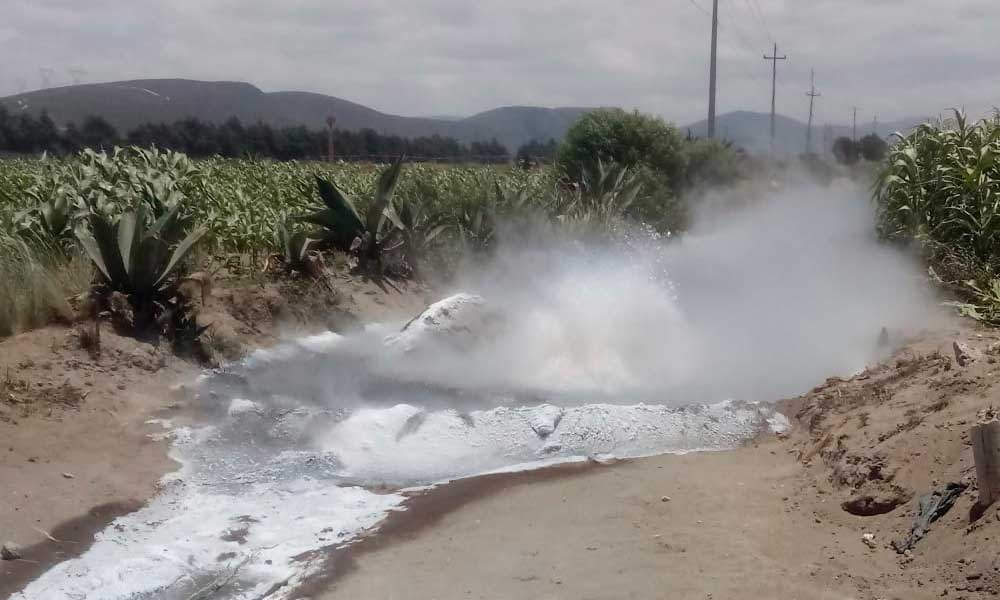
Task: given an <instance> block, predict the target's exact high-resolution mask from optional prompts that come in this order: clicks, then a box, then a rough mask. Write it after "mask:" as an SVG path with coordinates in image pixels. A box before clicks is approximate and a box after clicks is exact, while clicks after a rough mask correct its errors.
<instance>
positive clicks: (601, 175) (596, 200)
mask: <svg viewBox="0 0 1000 600" xmlns="http://www.w3.org/2000/svg"><path fill="white" fill-rule="evenodd" d="M642 191H643V182H642V179H641V178H640V177H639V173H638V172H637V171H635V170H632V169H629V168H628V167H625V166H623V165H617V164H614V163H610V164H605V163H604V162H603V161H601V160H598V161H597V162H596V163H595V164H594V165H593V166H591V167H589V168H584V169H583V170H582V171H581V176H580V183H579V185H578V186H576V187H574V188H572V189H571V190H570V191H569V193H567V194H564V195H563V196H562V198H561V201H560V203H559V206H557V207H556V211H557V213H558V216H559V218H560V219H561V220H564V221H576V222H579V223H587V224H593V225H599V226H603V227H609V226H611V225H612V224H613V223H614V222H616V221H617V220H620V219H622V218H624V217H625V215H626V213H627V212H628V211H629V209H630V208H631V207H632V205H633V203H635V201H636V199H637V198H639V195H640V194H641V193H642Z"/></svg>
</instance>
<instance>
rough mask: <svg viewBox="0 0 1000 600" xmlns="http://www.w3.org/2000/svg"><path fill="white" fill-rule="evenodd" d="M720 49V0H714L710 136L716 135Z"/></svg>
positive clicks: (709, 113)
mask: <svg viewBox="0 0 1000 600" xmlns="http://www.w3.org/2000/svg"><path fill="white" fill-rule="evenodd" d="M718 50H719V0H712V59H711V62H710V63H709V67H708V137H709V139H711V138H714V137H715V74H716V60H717V58H718Z"/></svg>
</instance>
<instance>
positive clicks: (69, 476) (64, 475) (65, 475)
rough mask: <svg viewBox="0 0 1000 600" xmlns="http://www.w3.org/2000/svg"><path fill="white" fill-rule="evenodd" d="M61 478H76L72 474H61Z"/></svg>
mask: <svg viewBox="0 0 1000 600" xmlns="http://www.w3.org/2000/svg"><path fill="white" fill-rule="evenodd" d="M62 476H63V477H65V478H66V479H75V478H76V475H74V474H72V473H63V474H62Z"/></svg>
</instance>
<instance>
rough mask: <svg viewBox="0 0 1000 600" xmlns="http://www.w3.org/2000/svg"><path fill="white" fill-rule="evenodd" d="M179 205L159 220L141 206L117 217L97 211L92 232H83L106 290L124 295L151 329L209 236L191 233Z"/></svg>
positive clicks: (137, 320) (142, 326)
mask: <svg viewBox="0 0 1000 600" xmlns="http://www.w3.org/2000/svg"><path fill="white" fill-rule="evenodd" d="M179 208H180V206H179V205H175V206H174V207H173V208H171V209H169V210H168V211H167V212H166V213H164V214H163V215H162V216H160V217H159V218H157V219H155V220H154V219H153V218H152V216H151V215H150V213H149V211H150V209H149V208H148V207H147V206H146V205H145V204H140V205H139V206H138V207H137V208H136V209H135V210H132V211H127V212H125V213H123V214H122V215H121V217H120V218H118V219H117V220H115V219H114V218H112V217H109V216H107V215H102V214H99V213H92V214H91V215H90V217H89V218H88V223H89V230H88V231H85V232H80V233H78V239H79V241H80V245H81V246H82V247H83V249H84V251H85V252H86V253H87V256H88V257H89V258H90V260H91V261H92V262H93V263H94V266H95V267H97V270H98V271H99V273H100V277H101V280H102V282H101V287H102V290H103V291H104V292H120V293H122V294H124V295H125V296H126V297H127V298H128V301H129V303H130V304H131V306H132V309H133V311H134V324H135V327H136V329H137V330H139V331H140V332H148V331H149V330H151V329H152V328H153V326H154V324H155V322H156V317H157V316H158V314H159V313H161V312H162V311H164V310H165V307H166V304H167V303H168V302H170V301H172V300H173V298H174V296H175V292H174V289H173V283H174V280H173V278H172V275H173V274H174V272H175V271H176V270H177V268H178V267H179V266H180V265H181V263H182V261H183V260H184V258H185V256H187V254H188V252H190V251H191V249H192V248H193V247H194V245H195V244H196V243H197V242H198V240H199V239H201V237H202V236H204V235H205V233H206V230H204V229H198V230H195V231H193V232H191V233H189V234H187V235H186V236H185V235H184V231H183V228H182V227H181V226H180V223H179V221H178V219H177V213H178V210H179Z"/></svg>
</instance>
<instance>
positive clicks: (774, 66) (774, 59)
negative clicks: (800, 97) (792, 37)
mask: <svg viewBox="0 0 1000 600" xmlns="http://www.w3.org/2000/svg"><path fill="white" fill-rule="evenodd" d="M787 59H788V57H787V56H778V44H777V43H775V44H774V54H773V55H772V56H768V55H767V54H765V55H764V60H769V61H771V152H774V111H775V100H776V98H777V93H778V92H777V86H778V61H779V60H787Z"/></svg>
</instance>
